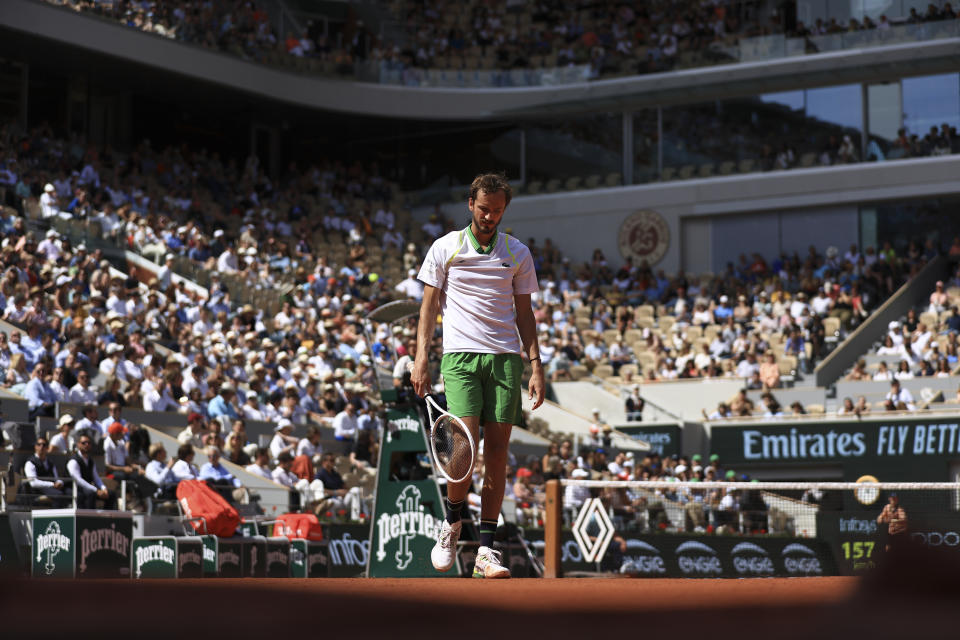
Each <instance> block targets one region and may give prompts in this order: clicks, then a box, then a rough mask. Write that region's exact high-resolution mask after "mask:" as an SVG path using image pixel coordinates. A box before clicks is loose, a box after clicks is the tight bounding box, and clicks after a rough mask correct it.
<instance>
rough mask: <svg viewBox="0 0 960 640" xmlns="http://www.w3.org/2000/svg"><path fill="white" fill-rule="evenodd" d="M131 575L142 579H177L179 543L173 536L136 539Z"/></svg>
mask: <svg viewBox="0 0 960 640" xmlns="http://www.w3.org/2000/svg"><path fill="white" fill-rule="evenodd" d="M130 561H131V567H130V572H131V575H132V576H133V577H134V578H136V579H138V580H139V579H141V578H176V577H177V541H176V538H174V537H173V536H158V537H145V538H134V539H133V543H132V546H131V552H130Z"/></svg>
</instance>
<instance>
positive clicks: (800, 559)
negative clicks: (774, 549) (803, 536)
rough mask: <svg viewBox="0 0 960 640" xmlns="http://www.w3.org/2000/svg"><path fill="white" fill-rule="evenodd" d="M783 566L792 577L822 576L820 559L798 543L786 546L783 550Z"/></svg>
mask: <svg viewBox="0 0 960 640" xmlns="http://www.w3.org/2000/svg"><path fill="white" fill-rule="evenodd" d="M782 555H783V566H784V567H786V569H787V573H789V574H790V575H793V576H814V575H816V576H819V575H823V567H822V566H820V558H818V557H817V554H816V553H814V551H813V550H812V549H811V548H810V547H808V546H806V545H802V544H799V543H793V544H788V545H787V546H785V547H784V548H783V552H782Z"/></svg>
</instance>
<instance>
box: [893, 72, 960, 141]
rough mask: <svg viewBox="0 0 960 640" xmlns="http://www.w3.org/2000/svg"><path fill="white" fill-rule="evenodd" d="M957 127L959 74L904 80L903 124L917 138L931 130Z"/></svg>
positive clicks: (959, 101)
mask: <svg viewBox="0 0 960 640" xmlns="http://www.w3.org/2000/svg"><path fill="white" fill-rule="evenodd" d="M943 124H947V125H949V126H951V127H960V74H958V73H946V74H943V75H936V76H923V77H920V78H904V79H903V125H904V127H906V129H907V132H908V133H911V134H916V135H918V136H920V137H923V136H924V135H926V134H927V133H928V132H929V131H930V129H931V127H937V128H940V126H941V125H943Z"/></svg>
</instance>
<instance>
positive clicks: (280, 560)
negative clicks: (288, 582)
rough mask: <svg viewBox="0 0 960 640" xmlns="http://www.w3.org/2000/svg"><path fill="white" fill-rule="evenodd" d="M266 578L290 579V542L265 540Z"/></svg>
mask: <svg viewBox="0 0 960 640" xmlns="http://www.w3.org/2000/svg"><path fill="white" fill-rule="evenodd" d="M267 577H268V578H289V577H290V540H288V539H287V538H267Z"/></svg>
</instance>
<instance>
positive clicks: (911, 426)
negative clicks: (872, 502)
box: [710, 415, 960, 482]
mask: <svg viewBox="0 0 960 640" xmlns="http://www.w3.org/2000/svg"><path fill="white" fill-rule="evenodd" d="M710 446H711V452H712V453H716V454H718V455H719V456H720V461H721V464H722V465H723V466H724V467H725V468H727V469H731V468H733V469H736V470H738V471H739V470H740V469H749V468H751V467H756V466H771V465H776V466H778V467H783V466H785V465H792V466H797V467H800V466H803V467H811V466H824V467H826V466H833V467H836V466H838V465H839V466H841V467H842V468H843V477H844V479H845V480H848V481H854V480H856V479H857V478H859V477H860V476H862V475H867V474H869V475H872V476H875V477H877V478H879V479H880V480H881V481H884V482H897V481H916V482H943V481H947V480H949V463H950V461H951V460H955V459H957V458H958V457H960V422H958V421H957V419H956V418H950V419H946V420H941V421H938V420H930V419H923V420H920V419H903V418H901V417H900V416H889V417H887V416H882V415H881V416H879V417H878V418H876V419H874V418H871V419H864V420H853V419H850V420H835V421H826V422H821V423H810V422H805V423H800V424H794V423H792V422H791V423H783V422H768V423H758V424H752V425H730V426H724V425H720V424H716V423H715V424H713V426H712V428H711V434H710Z"/></svg>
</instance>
